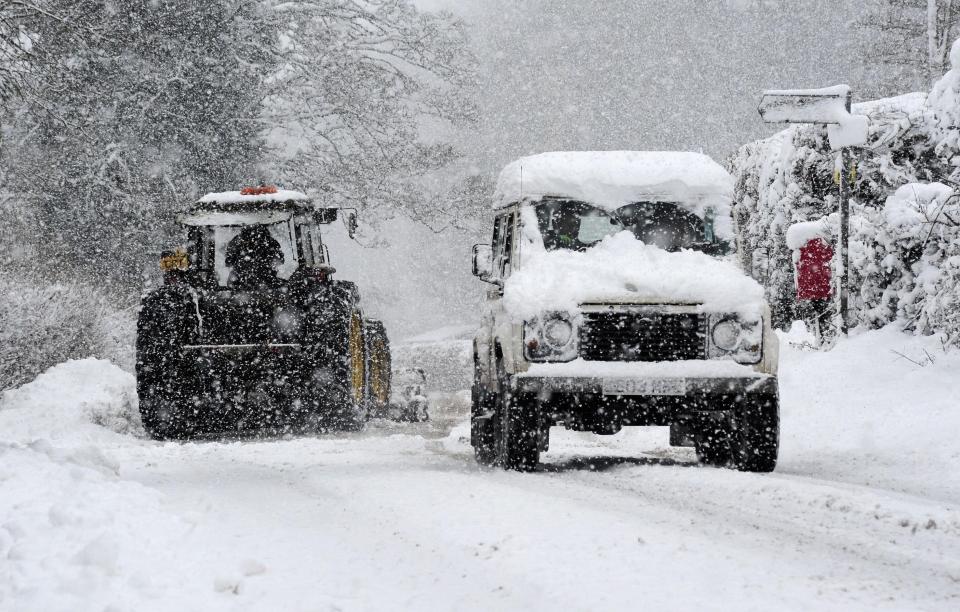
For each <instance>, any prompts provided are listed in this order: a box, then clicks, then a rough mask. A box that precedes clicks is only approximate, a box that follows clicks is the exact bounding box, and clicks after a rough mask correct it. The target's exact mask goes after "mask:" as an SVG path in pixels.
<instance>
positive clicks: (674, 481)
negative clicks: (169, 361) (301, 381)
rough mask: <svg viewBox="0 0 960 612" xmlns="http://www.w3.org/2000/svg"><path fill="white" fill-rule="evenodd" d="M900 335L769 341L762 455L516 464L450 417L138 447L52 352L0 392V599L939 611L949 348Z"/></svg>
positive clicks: (950, 467) (120, 398) (622, 454)
mask: <svg viewBox="0 0 960 612" xmlns="http://www.w3.org/2000/svg"><path fill="white" fill-rule="evenodd" d="M924 342H925V341H924V340H917V339H912V338H908V337H907V336H903V335H900V334H898V333H896V332H892V331H886V330H885V331H881V332H872V333H870V334H866V335H864V336H861V337H859V338H856V339H854V340H851V341H849V342H846V343H843V344H841V345H840V346H839V347H838V348H837V349H836V350H835V351H833V352H831V353H826V354H821V353H814V352H807V351H800V350H796V349H791V348H788V349H786V350H785V354H784V356H783V363H782V370H783V371H782V376H783V377H782V393H783V396H784V397H783V403H784V406H783V428H784V441H783V452H782V455H781V458H782V460H781V466H780V467H779V468H778V470H777V472H775V473H773V474H741V473H737V472H733V471H729V470H723V469H715V468H706V467H700V466H697V465H696V464H695V461H694V457H693V454H692V452H690V451H688V450H686V449H671V448H669V447H668V446H667V443H666V442H667V441H666V431H665V430H663V429H645V430H629V431H624V432H622V433H621V434H618V435H617V436H613V437H608V438H598V437H594V436H592V435H585V434H576V433H572V432H564V431H562V430H554V432H553V433H554V436H553V441H552V446H551V451H550V452H549V453H548V454H547V455H546V456H545V465H544V467H543V469H542V470H541V471H540V472H538V473H535V474H516V473H504V472H501V471H498V470H488V469H481V468H479V467H477V465H476V464H475V463H474V462H473V459H472V455H471V451H470V448H469V445H468V444H467V441H466V439H465V436H466V434H467V429H466V428H465V426H464V425H462V424H460V425H457V426H455V427H453V428H452V430H451V429H450V427H448V426H446V425H447V424H449V423H457V422H459V419H457V418H456V416H457V412H456V410H452V411H449V412H448V413H447V414H446V415H445V416H446V417H447V418H446V419H438V420H437V422H435V423H434V424H433V425H427V424H420V425H396V424H389V423H385V422H375V423H374V424H373V426H372V427H370V428H369V429H368V430H367V431H366V432H364V433H362V434H356V435H347V436H337V437H333V436H331V437H320V438H299V439H287V440H271V441H227V442H202V443H193V444H174V443H167V444H158V443H153V442H149V441H145V440H143V439H140V438H137V437H134V436H133V435H131V434H130V433H129V431H135V423H134V424H131V423H129V422H128V420H126V416H127V413H128V410H129V407H130V405H131V401H132V398H131V395H130V394H131V389H130V380H129V376H128V375H126V374H124V373H123V372H121V371H119V370H117V369H116V368H113V367H112V366H110V365H109V364H107V363H105V362H96V361H83V362H72V363H69V364H64V365H62V366H58V367H57V368H54V369H53V370H51V371H49V372H48V373H47V374H45V375H44V376H42V377H41V378H40V379H38V380H37V381H36V382H34V383H31V385H27V386H25V387H23V388H21V389H20V390H18V391H15V392H12V393H8V394H7V395H5V396H4V398H3V402H2V404H0V609H3V610H8V609H9V610H40V609H42V610H102V609H107V608H108V606H109V609H111V610H134V609H136V610H166V609H192V610H217V609H225V610H226V609H229V610H278V609H286V610H368V609H369V610H373V609H377V610H381V609H416V610H423V609H428V610H434V609H436V610H490V609H506V610H511V609H561V608H563V609H568V610H598V609H638V608H643V609H664V608H667V607H668V606H669V607H671V608H676V609H692V608H697V609H700V610H713V609H733V608H736V609H746V610H753V609H757V610H759V609H771V608H774V609H811V608H816V609H837V610H840V609H843V610H849V609H878V608H879V609H891V610H893V609H896V610H902V609H924V610H934V609H938V610H939V609H952V608H955V607H957V606H958V605H960V477H958V475H957V470H956V465H957V464H958V463H957V462H958V460H960V444H958V443H957V442H956V441H954V440H953V438H954V436H955V432H956V431H957V425H958V424H960V415H958V414H957V410H956V406H955V401H954V399H953V396H954V393H955V390H956V389H957V388H958V386H960V384H958V383H960V374H958V372H960V368H958V365H960V357H958V356H957V355H955V354H950V355H945V354H943V353H942V352H940V353H939V354H937V353H934V352H932V348H931V347H930V346H929V345H927V344H924ZM924 348H927V349H930V350H931V352H930V353H929V354H930V355H931V356H933V357H934V358H935V362H934V363H930V364H927V365H925V366H923V367H921V366H918V365H915V364H912V363H910V362H909V361H905V360H903V359H901V358H899V357H898V356H896V355H894V354H892V353H891V351H892V350H897V351H899V352H902V353H904V354H905V355H907V356H910V357H917V358H918V360H919V359H920V357H919V356H922V355H923V352H922V351H923V349H924ZM911 351H915V352H916V351H919V352H916V353H914V352H911ZM811 380H817V381H820V382H819V383H818V384H817V385H816V389H811V385H810V381H811ZM460 409H461V410H462V406H461V408H460ZM441 416H444V415H441ZM907 417H909V419H908V418H907ZM95 423H99V424H95ZM118 432H119V433H118Z"/></svg>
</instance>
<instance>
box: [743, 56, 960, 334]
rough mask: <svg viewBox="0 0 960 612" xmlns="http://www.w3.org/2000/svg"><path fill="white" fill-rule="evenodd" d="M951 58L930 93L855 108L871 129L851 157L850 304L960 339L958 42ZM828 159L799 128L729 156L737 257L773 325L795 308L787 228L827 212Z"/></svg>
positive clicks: (816, 136)
mask: <svg viewBox="0 0 960 612" xmlns="http://www.w3.org/2000/svg"><path fill="white" fill-rule="evenodd" d="M951 61H952V63H953V69H952V70H951V71H950V72H948V73H947V74H946V75H944V77H943V78H942V79H941V80H940V81H939V82H937V84H936V85H935V86H934V88H933V91H932V92H931V93H930V94H929V95H927V94H923V93H912V94H906V95H903V96H899V97H896V98H888V99H883V100H875V101H871V102H865V103H862V104H855V105H854V107H853V112H854V113H859V114H864V115H867V116H868V117H869V118H870V138H869V142H868V145H867V146H866V147H864V148H862V149H856V150H855V152H854V153H853V155H852V157H853V158H854V160H855V161H856V162H857V172H856V176H855V178H854V183H853V186H852V200H851V224H850V236H851V246H850V267H851V271H852V275H851V276H852V286H851V308H852V309H853V311H854V312H855V317H856V318H857V320H858V322H859V323H863V324H867V325H870V326H882V325H884V324H886V323H888V322H891V321H894V320H899V321H901V322H903V324H904V325H905V326H906V327H907V328H908V329H913V330H915V331H917V332H918V333H931V332H935V331H943V332H946V333H947V334H948V335H949V338H950V341H951V342H952V343H954V344H960V205H958V195H957V191H958V188H960V184H958V181H960V169H958V167H960V131H958V130H960V41H958V42H957V43H956V44H954V47H953V51H952V53H951ZM835 157H836V154H834V153H831V151H830V146H829V144H828V142H827V131H826V129H825V128H823V127H821V126H814V125H797V126H791V127H790V128H788V129H786V130H784V131H782V132H780V133H778V134H775V135H774V136H772V137H771V138H768V139H765V140H761V141H757V142H753V143H750V144H748V145H745V146H743V147H741V148H740V149H739V151H737V153H736V154H735V155H734V156H733V157H732V158H731V159H730V162H729V165H730V170H731V172H732V173H733V174H734V176H735V178H736V191H735V206H734V213H733V214H734V223H735V225H736V227H737V229H738V235H739V242H740V244H739V247H740V248H739V253H740V257H741V262H742V264H743V266H744V268H745V269H746V270H747V271H748V272H749V273H750V274H751V275H752V276H754V277H755V278H756V279H757V280H759V281H760V282H761V283H763V285H764V287H765V288H766V292H767V297H768V299H769V300H770V302H771V306H772V308H773V310H774V317H775V323H776V324H778V325H780V326H786V325H788V324H789V322H790V321H791V320H792V319H793V318H794V314H795V309H796V306H797V304H796V302H795V300H794V280H793V265H792V252H791V249H790V248H789V247H788V245H787V240H786V232H787V230H788V229H789V228H790V226H791V225H793V224H795V223H798V222H805V221H817V220H820V219H823V218H824V217H828V216H829V215H830V213H832V212H834V211H836V210H837V208H838V202H837V186H836V184H835V183H834V160H835ZM835 219H836V215H834V216H833V217H832V218H830V219H828V220H827V221H826V223H831V224H833V225H834V226H835V224H836V221H835ZM836 232H837V228H836V227H834V228H833V233H834V235H836Z"/></svg>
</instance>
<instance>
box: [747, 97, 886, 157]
mask: <svg viewBox="0 0 960 612" xmlns="http://www.w3.org/2000/svg"><path fill="white" fill-rule="evenodd" d="M849 99H850V88H849V87H847V86H846V85H836V86H834V87H826V88H824V89H777V90H769V91H765V92H763V97H761V98H760V106H759V108H758V109H757V110H759V111H760V116H761V117H763V120H764V121H766V122H767V123H819V124H826V125H827V132H828V134H829V137H830V147H831V148H832V149H833V150H837V149H840V148H842V147H850V146H859V145H863V144H866V142H867V137H868V132H869V122H868V120H867V118H866V117H864V116H862V115H851V114H850V112H849V111H847V102H848V100H849Z"/></svg>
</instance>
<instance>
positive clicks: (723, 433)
mask: <svg viewBox="0 0 960 612" xmlns="http://www.w3.org/2000/svg"><path fill="white" fill-rule="evenodd" d="M693 446H694V450H696V452H697V459H698V460H699V461H700V463H703V464H706V465H718V466H724V465H727V464H728V463H729V462H730V425H729V424H728V423H726V422H721V421H711V422H708V423H706V424H704V425H702V426H700V427H699V428H698V431H697V432H696V434H695V435H694V444H693Z"/></svg>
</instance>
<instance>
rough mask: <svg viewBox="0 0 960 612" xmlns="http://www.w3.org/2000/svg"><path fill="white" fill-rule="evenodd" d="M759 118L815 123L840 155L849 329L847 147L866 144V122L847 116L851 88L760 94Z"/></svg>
mask: <svg viewBox="0 0 960 612" xmlns="http://www.w3.org/2000/svg"><path fill="white" fill-rule="evenodd" d="M757 110H758V111H759V113H760V116H761V117H762V118H763V120H764V121H765V122H767V123H817V124H821V125H826V126H827V133H828V135H829V137H830V148H831V149H833V150H835V151H839V157H838V159H837V166H838V168H837V170H838V171H839V174H840V181H839V182H840V266H841V267H842V270H841V271H840V275H839V276H840V296H839V297H840V331H842V332H843V334H844V335H846V333H847V331H848V329H849V322H848V314H849V313H848V306H849V303H848V302H849V299H848V298H849V287H850V265H849V264H850V261H849V260H850V251H849V244H850V201H849V200H850V186H849V184H848V182H847V171H848V170H847V167H848V163H849V160H848V152H847V149H848V147H851V146H858V145H863V144H866V142H867V128H868V122H867V118H866V117H864V116H862V115H851V114H850V88H849V87H847V86H846V85H836V86H834V87H826V88H824V89H784V90H769V91H765V92H763V96H762V97H761V98H760V106H759V107H758V108H757Z"/></svg>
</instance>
